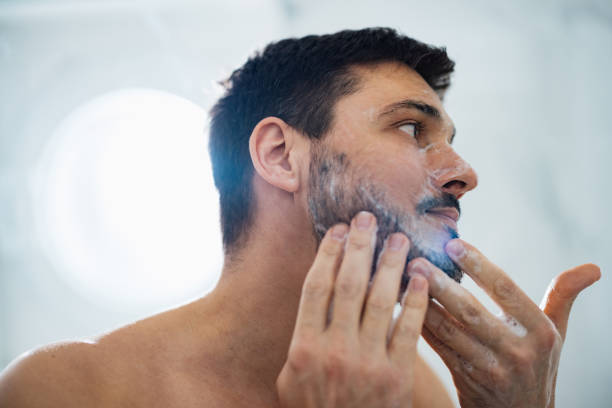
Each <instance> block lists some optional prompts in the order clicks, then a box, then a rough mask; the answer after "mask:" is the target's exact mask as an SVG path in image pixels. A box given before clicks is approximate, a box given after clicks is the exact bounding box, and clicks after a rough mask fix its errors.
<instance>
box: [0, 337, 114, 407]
mask: <svg viewBox="0 0 612 408" xmlns="http://www.w3.org/2000/svg"><path fill="white" fill-rule="evenodd" d="M97 360H98V359H97V358H96V352H95V345H94V344H91V343H87V342H67V343H57V344H53V345H49V346H45V347H42V348H39V349H36V350H33V351H30V352H28V353H26V354H24V355H22V356H20V357H19V358H17V359H16V360H15V361H13V362H12V363H11V364H10V365H9V366H8V367H7V368H6V369H5V370H4V371H2V373H0V406H3V407H4V406H7V407H15V408H18V407H60V406H61V407H72V406H92V405H93V404H92V401H98V400H99V398H100V395H98V394H99V393H100V392H101V386H102V383H103V381H102V377H101V376H100V370H99V369H98V368H97V367H98V364H99V361H97Z"/></svg>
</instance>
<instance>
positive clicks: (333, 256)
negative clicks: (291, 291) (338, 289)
mask: <svg viewBox="0 0 612 408" xmlns="http://www.w3.org/2000/svg"><path fill="white" fill-rule="evenodd" d="M347 233H348V225H346V224H338V225H336V226H334V227H332V228H330V229H329V230H328V231H327V233H326V234H325V236H324V237H323V240H322V241H321V244H320V245H319V250H318V252H317V256H316V257H315V260H314V263H313V264H312V266H311V268H310V271H309V272H308V275H306V279H305V280H304V285H303V286H302V297H301V298H300V307H299V310H298V315H297V320H296V325H295V332H296V334H298V332H300V331H304V330H312V331H313V332H315V333H320V332H322V331H323V330H324V329H325V325H326V322H327V309H328V307H329V302H330V298H331V295H332V291H333V287H334V279H335V275H336V270H337V269H338V265H339V264H340V260H341V259H342V253H343V250H344V242H345V240H346V234H347Z"/></svg>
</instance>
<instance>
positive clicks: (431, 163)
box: [308, 63, 477, 291]
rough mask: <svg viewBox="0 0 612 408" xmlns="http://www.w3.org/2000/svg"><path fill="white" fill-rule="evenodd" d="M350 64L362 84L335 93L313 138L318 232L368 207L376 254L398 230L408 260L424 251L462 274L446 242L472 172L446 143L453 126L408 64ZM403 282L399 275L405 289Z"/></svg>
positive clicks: (312, 201)
mask: <svg viewBox="0 0 612 408" xmlns="http://www.w3.org/2000/svg"><path fill="white" fill-rule="evenodd" d="M355 70H356V72H357V74H358V75H359V77H360V80H361V81H360V82H361V84H360V87H359V90H358V91H357V92H356V93H354V94H352V95H349V96H346V97H344V98H342V99H341V100H339V101H338V103H337V104H336V107H335V110H334V122H333V124H332V128H331V129H330V131H329V132H328V134H327V135H326V136H325V137H324V138H323V141H322V142H315V143H313V144H312V146H311V161H310V169H309V177H310V180H309V191H308V206H309V212H310V217H311V219H312V222H313V227H314V230H315V234H316V236H317V238H318V239H319V240H320V239H321V238H322V236H323V235H324V233H325V231H327V229H329V228H330V227H331V226H332V225H334V224H336V223H338V222H345V223H350V220H351V219H352V217H353V216H354V215H355V214H357V213H358V212H359V211H362V210H366V211H370V212H372V213H373V214H374V215H375V216H376V218H377V221H378V237H377V242H376V254H379V253H380V251H381V249H382V247H383V243H384V240H385V239H386V237H387V236H388V235H389V234H391V233H393V232H397V231H400V232H403V233H405V234H406V235H407V236H408V238H410V240H411V250H410V253H409V256H408V260H407V261H410V259H413V258H415V257H418V256H424V257H426V258H427V259H429V260H430V261H431V262H432V263H434V264H435V265H437V266H438V267H440V268H441V269H442V270H444V271H445V272H446V273H447V274H448V275H449V276H451V277H453V278H454V279H456V280H457V281H459V280H460V279H461V271H460V270H459V269H458V268H457V267H456V266H455V265H454V264H453V262H452V261H451V260H450V258H448V256H447V255H446V253H445V252H444V245H445V244H446V242H448V241H449V240H450V239H452V238H456V237H457V236H458V232H457V224H456V221H457V219H458V217H459V213H460V209H459V202H458V199H459V198H460V197H461V196H462V195H463V194H465V193H466V192H467V191H469V190H471V189H473V188H474V187H476V184H477V178H476V173H474V171H473V170H472V168H471V167H470V166H469V165H468V164H467V163H466V162H464V161H463V160H462V159H461V158H460V157H459V156H458V155H457V154H456V153H455V151H454V150H453V148H452V147H451V144H450V143H451V142H452V138H453V136H454V126H453V124H452V122H451V120H450V118H449V117H448V115H447V114H446V112H445V111H444V108H443V107H442V103H441V101H440V99H439V97H438V95H437V94H436V93H435V92H434V91H433V90H432V89H431V88H430V87H429V85H428V84H427V83H426V82H425V81H424V80H423V78H421V76H420V75H418V74H417V73H416V72H415V71H413V70H411V69H410V68H408V67H406V66H404V65H401V64H395V63H384V64H380V65H377V66H376V67H369V68H362V67H359V68H356V69H355ZM374 267H375V265H373V272H374ZM406 283H407V279H406V277H404V279H402V291H403V290H404V288H405V285H406Z"/></svg>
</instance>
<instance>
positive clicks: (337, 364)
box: [323, 350, 350, 380]
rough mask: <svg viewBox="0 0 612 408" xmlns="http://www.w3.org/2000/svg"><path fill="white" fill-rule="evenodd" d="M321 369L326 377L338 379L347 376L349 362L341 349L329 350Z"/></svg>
mask: <svg viewBox="0 0 612 408" xmlns="http://www.w3.org/2000/svg"><path fill="white" fill-rule="evenodd" d="M323 370H324V372H325V375H326V377H327V378H328V379H331V380H340V379H343V378H346V377H347V374H348V372H349V370H350V362H349V359H348V357H347V355H346V353H345V352H343V351H341V350H333V351H330V352H329V353H328V355H327V358H326V359H325V363H324V364H323Z"/></svg>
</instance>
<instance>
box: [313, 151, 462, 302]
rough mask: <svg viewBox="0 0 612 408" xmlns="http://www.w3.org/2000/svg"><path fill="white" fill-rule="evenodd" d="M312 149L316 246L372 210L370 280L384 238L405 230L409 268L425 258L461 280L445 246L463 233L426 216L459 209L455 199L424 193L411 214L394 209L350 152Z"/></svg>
mask: <svg viewBox="0 0 612 408" xmlns="http://www.w3.org/2000/svg"><path fill="white" fill-rule="evenodd" d="M311 147H312V148H313V150H312V153H311V161H310V168H309V173H310V174H309V176H310V179H309V180H310V181H309V186H308V211H309V215H310V219H311V222H312V226H313V232H314V235H315V238H316V240H317V242H318V243H320V242H321V240H322V239H323V236H324V235H325V233H326V232H327V230H328V229H329V228H331V227H332V226H334V225H335V224H338V223H345V224H348V225H350V224H351V220H352V219H353V217H354V216H355V215H356V214H357V213H359V212H360V211H369V212H371V213H372V214H374V216H375V217H376V221H377V226H378V230H377V232H376V240H375V248H374V259H373V262H372V265H371V275H370V281H371V279H372V277H373V276H374V274H375V272H376V267H377V264H378V259H379V256H380V254H381V252H382V249H383V247H384V242H385V240H386V239H387V237H388V236H389V235H390V234H393V233H395V232H401V233H403V234H405V235H406V236H407V237H408V238H409V239H410V244H411V245H410V250H409V252H408V256H407V258H406V264H407V263H408V262H410V261H411V260H412V259H414V258H417V257H423V258H426V259H427V260H428V261H429V262H431V263H432V264H434V265H435V266H437V267H438V268H440V269H441V270H442V271H444V272H445V273H446V274H447V275H448V276H450V277H451V278H453V279H454V280H456V281H457V282H460V281H461V277H462V276H463V272H462V271H461V269H459V267H457V265H455V264H454V263H453V261H452V260H451V259H450V258H449V257H448V255H446V252H445V251H444V246H445V245H446V243H447V242H448V241H450V240H451V239H453V238H458V237H459V234H458V233H457V231H456V230H454V229H453V228H451V227H449V226H448V225H446V224H442V225H441V223H440V221H439V219H437V217H435V216H432V215H430V214H428V213H427V211H428V210H430V209H433V208H435V207H453V208H456V209H457V210H458V211H460V207H459V201H458V200H457V198H455V196H453V195H452V194H448V193H444V192H439V193H437V194H434V193H428V192H424V193H423V195H422V197H421V198H420V199H419V201H418V203H417V204H416V206H415V210H414V213H411V212H409V211H407V210H405V209H403V208H402V207H400V206H399V205H395V204H394V203H393V202H392V200H391V199H389V197H388V194H387V193H386V192H385V190H384V188H382V186H379V185H377V184H376V183H373V182H372V181H371V180H368V177H367V175H366V174H359V172H358V171H357V170H356V168H353V166H351V165H350V163H349V160H348V158H347V157H346V154H344V153H337V152H333V151H331V150H330V149H329V148H327V147H326V146H325V145H324V143H322V142H316V143H313V144H312V145H311ZM425 190H426V189H425ZM405 270H406V268H405V266H404V273H403V274H402V282H401V286H400V294H402V293H403V292H404V291H405V290H406V287H407V285H408V280H409V278H408V276H407V275H406V273H405Z"/></svg>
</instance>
